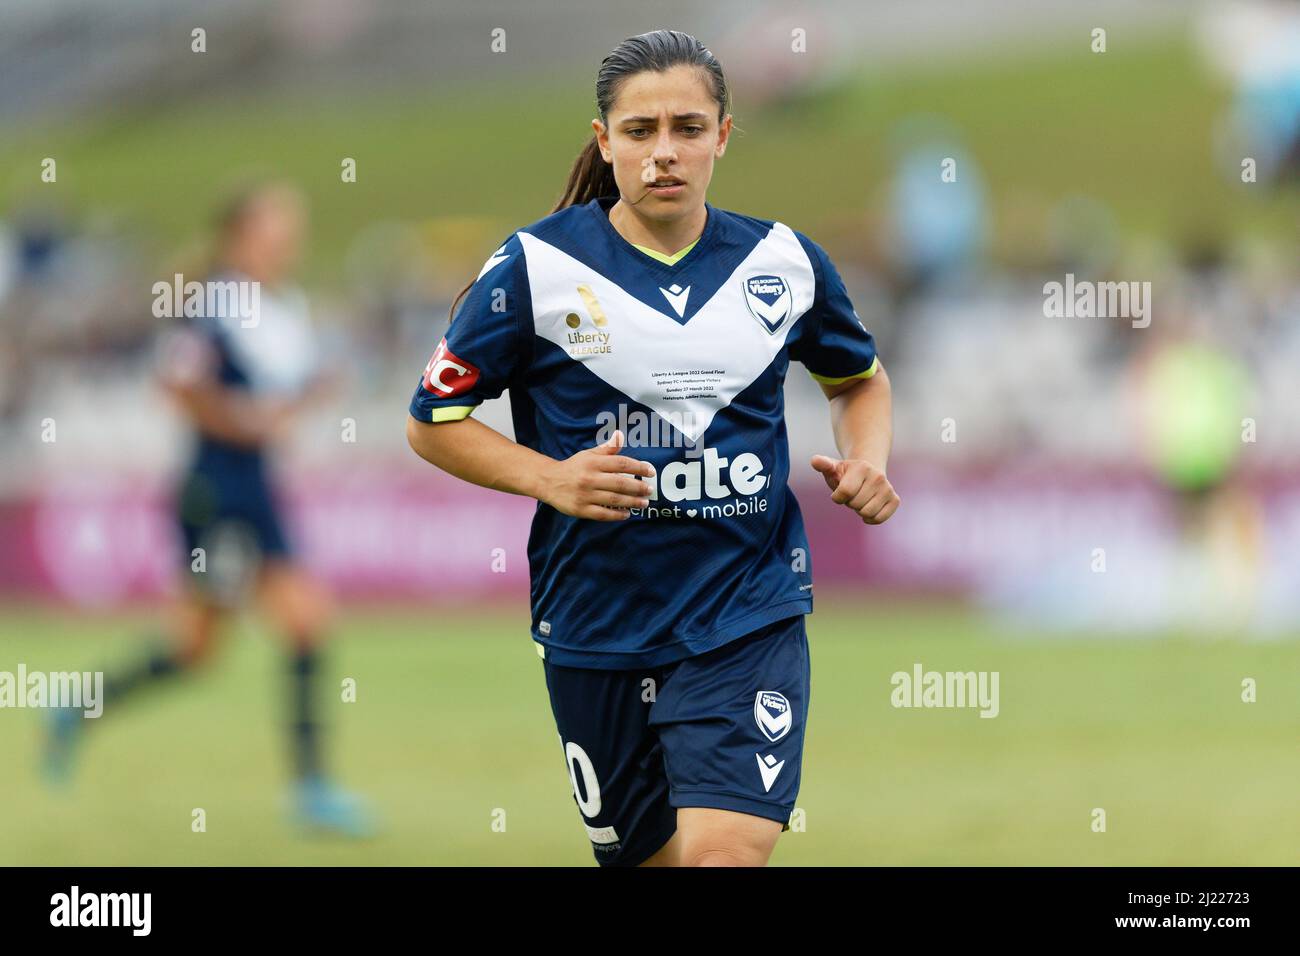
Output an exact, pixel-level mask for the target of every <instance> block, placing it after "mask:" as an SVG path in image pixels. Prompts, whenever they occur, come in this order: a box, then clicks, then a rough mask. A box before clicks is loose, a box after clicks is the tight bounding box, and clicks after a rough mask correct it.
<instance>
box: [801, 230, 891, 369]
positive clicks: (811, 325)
mask: <svg viewBox="0 0 1300 956" xmlns="http://www.w3.org/2000/svg"><path fill="white" fill-rule="evenodd" d="M800 241H801V242H802V243H803V245H804V250H805V251H806V252H807V253H808V258H809V260H810V261H811V262H812V267H813V273H814V275H815V277H816V282H817V288H816V292H815V294H814V296H813V304H812V308H811V309H809V311H808V314H807V315H805V316H804V317H803V319H802V320H801V322H800V325H802V326H803V328H802V329H801V331H800V335H799V336H798V338H797V339H796V340H795V342H794V343H793V344H792V346H791V349H790V357H791V358H793V359H795V360H796V361H799V362H802V363H803V364H804V367H805V368H807V369H808V372H809V374H810V375H812V377H813V378H815V379H816V380H817V381H818V382H820V383H822V384H823V385H841V384H843V383H844V382H847V381H850V380H851V379H855V378H871V376H873V375H875V374H876V372H877V371H878V370H879V369H880V359H879V358H878V357H877V355H876V341H875V338H874V337H873V336H872V334H871V333H870V332H869V331H867V327H866V326H865V325H863V324H862V320H861V319H859V318H858V313H857V312H856V311H855V310H854V308H853V303H852V302H851V301H850V300H849V294H848V290H847V289H845V287H844V280H843V279H841V278H840V274H839V272H838V271H837V270H836V268H835V265H834V264H833V263H832V262H831V260H830V257H829V256H827V255H826V252H825V251H824V250H823V249H822V248H821V246H819V245H817V244H816V243H815V242H813V241H812V240H810V239H808V238H807V237H805V236H800ZM810 320H811V321H810Z"/></svg>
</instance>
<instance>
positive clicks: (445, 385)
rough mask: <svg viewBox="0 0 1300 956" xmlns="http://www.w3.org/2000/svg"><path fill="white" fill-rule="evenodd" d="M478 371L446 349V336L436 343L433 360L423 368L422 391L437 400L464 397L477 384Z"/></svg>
mask: <svg viewBox="0 0 1300 956" xmlns="http://www.w3.org/2000/svg"><path fill="white" fill-rule="evenodd" d="M478 376H479V371H478V369H477V368H476V367H475V366H474V365H473V364H471V363H470V362H466V361H465V360H464V359H461V358H457V357H456V356H455V354H453V353H452V351H451V349H449V348H447V339H446V336H444V337H443V339H442V341H441V342H439V343H438V348H437V349H435V350H434V353H433V358H431V359H429V364H428V365H426V366H425V367H424V389H425V391H427V392H433V394H435V395H437V396H438V397H439V398H455V397H456V396H458V395H464V394H465V393H466V392H468V391H469V390H470V389H472V388H473V387H474V386H475V385H476V384H477V383H478Z"/></svg>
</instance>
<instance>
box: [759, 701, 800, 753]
mask: <svg viewBox="0 0 1300 956" xmlns="http://www.w3.org/2000/svg"><path fill="white" fill-rule="evenodd" d="M793 719H794V714H793V712H792V711H791V710H790V702H789V701H788V700H786V699H785V695H784V694H778V693H777V692H776V691H774V690H760V691H759V692H758V693H757V694H756V695H755V696H754V720H755V721H756V722H757V723H758V729H759V730H761V731H762V732H763V736H764V737H766V738H767V739H768V740H770V741H772V743H776V742H777V741H778V740H780V739H781V738H782V737H784V736H785V735H786V734H788V733H789V732H790V725H791V723H792V722H793Z"/></svg>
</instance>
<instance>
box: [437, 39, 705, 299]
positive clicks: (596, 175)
mask: <svg viewBox="0 0 1300 956" xmlns="http://www.w3.org/2000/svg"><path fill="white" fill-rule="evenodd" d="M675 66H694V67H699V68H700V69H701V70H703V71H704V77H705V80H706V85H707V86H708V89H709V95H710V96H712V97H713V100H714V102H715V103H717V104H718V122H719V123H721V122H722V121H723V119H724V118H725V117H726V115H727V110H728V107H729V106H730V102H731V94H730V92H729V91H728V89H727V78H726V76H724V75H723V72H722V65H721V64H720V63H719V62H718V59H717V57H715V56H714V55H713V53H712V52H711V51H710V50H709V49H708V48H707V47H706V46H705V45H704V44H702V43H701V42H700V41H699V40H697V39H695V37H693V36H691V35H690V34H689V33H682V32H680V31H679V30H655V31H653V32H651V33H642V34H641V35H640V36H634V37H628V38H627V39H626V40H624V41H623V42H622V43H620V44H619V45H618V46H617V47H616V48H615V49H614V52H613V53H611V54H610V55H609V56H607V57H605V59H603V60H602V61H601V63H600V72H598V73H597V74H596V109H597V111H598V112H599V113H600V121H601V122H602V123H604V124H606V125H608V124H609V111H610V110H611V109H613V107H614V102H615V100H617V99H618V91H619V90H620V89H621V88H622V86H623V83H624V82H625V81H626V80H627V79H628V78H629V77H631V76H635V75H636V74H638V73H643V72H645V71H646V70H652V71H654V72H656V73H665V72H667V71H668V70H670V69H672V68H673V67H675ZM614 195H618V184H617V183H616V182H615V181H614V167H613V166H612V165H610V164H609V163H607V162H605V157H604V156H602V155H601V154H600V144H599V142H598V141H597V139H596V134H595V133H593V134H592V136H591V139H589V140H588V141H587V144H586V145H585V146H584V147H583V148H582V152H580V153H579V154H578V158H577V159H575V160H574V161H573V168H572V169H570V170H569V181H568V182H567V183H565V185H564V193H563V194H562V195H561V196H560V199H559V201H558V202H557V203H556V204H555V208H553V209H552V210H551V212H552V213H557V212H559V211H560V210H561V209H566V208H568V207H569V206H576V205H585V204H586V203H589V202H591V200H593V199H595V198H597V197H598V196H614ZM474 281H477V280H474ZM474 281H471V282H470V283H469V285H467V286H465V288H463V289H461V290H460V293H459V294H458V295H457V296H456V298H455V300H454V301H453V302H452V304H451V318H455V316H456V307H457V306H458V305H460V300H461V299H462V298H464V297H465V294H466V293H467V292H469V290H470V289H472V288H473V287H474Z"/></svg>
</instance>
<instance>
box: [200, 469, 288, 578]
mask: <svg viewBox="0 0 1300 956" xmlns="http://www.w3.org/2000/svg"><path fill="white" fill-rule="evenodd" d="M176 511H177V518H178V520H179V523H180V531H181V538H182V540H183V542H184V545H185V552H184V554H183V555H182V559H183V561H184V566H185V569H186V573H187V576H188V577H189V579H190V580H191V581H192V582H193V584H194V585H195V586H196V587H198V588H199V589H200V590H202V591H204V592H207V593H209V594H212V595H225V596H226V597H228V598H231V599H233V597H234V596H235V595H236V593H237V592H238V591H239V590H240V589H241V588H243V587H244V586H245V585H246V583H247V580H248V579H249V577H250V575H251V574H252V573H253V571H254V570H255V569H256V567H257V566H258V565H259V564H260V562H261V561H263V560H264V559H266V558H274V557H286V556H288V555H289V554H291V553H292V549H291V548H290V546H289V539H288V536H287V535H286V534H285V532H284V526H283V524H282V523H281V521H280V514H279V511H280V509H279V507H278V505H277V502H276V499H275V494H274V492H273V490H272V489H271V487H270V484H269V483H268V481H267V480H266V478H265V477H264V476H263V475H262V474H261V473H260V472H251V471H246V472H244V473H239V472H233V471H232V472H222V471H207V470H199V469H195V470H191V471H190V472H189V473H188V474H187V475H186V476H185V477H184V479H183V480H182V482H181V485H180V487H179V488H178V489H177V492H176ZM196 548H201V549H202V550H203V557H202V560H201V561H198V562H196V560H195V558H196V555H195V549H196Z"/></svg>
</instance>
